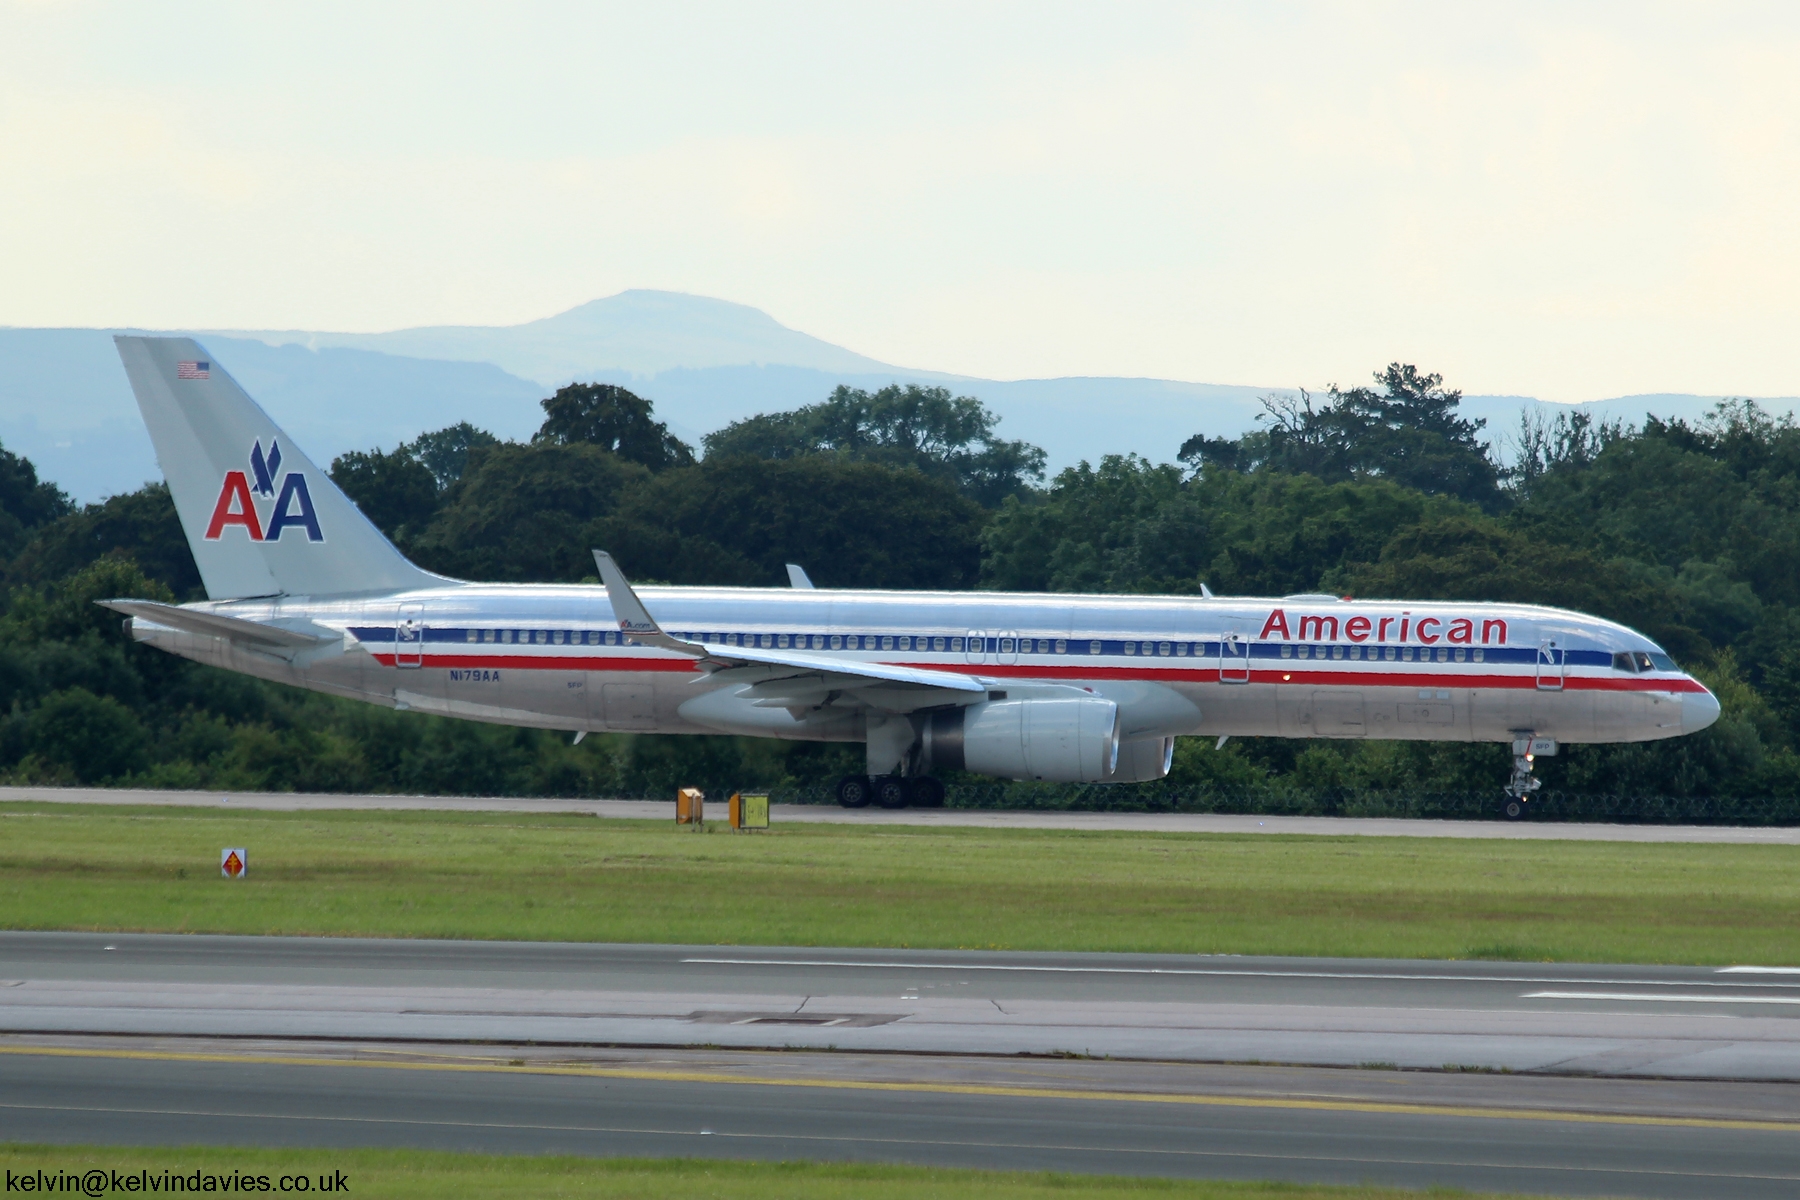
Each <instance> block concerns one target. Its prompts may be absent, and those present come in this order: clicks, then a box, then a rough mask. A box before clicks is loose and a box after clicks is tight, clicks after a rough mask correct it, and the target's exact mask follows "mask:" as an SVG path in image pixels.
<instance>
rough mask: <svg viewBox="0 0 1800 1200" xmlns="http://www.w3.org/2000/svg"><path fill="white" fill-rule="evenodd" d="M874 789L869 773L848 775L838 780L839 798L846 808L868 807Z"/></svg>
mask: <svg viewBox="0 0 1800 1200" xmlns="http://www.w3.org/2000/svg"><path fill="white" fill-rule="evenodd" d="M872 791H873V789H871V788H870V787H869V777H868V776H867V775H846V776H844V777H843V778H842V779H840V780H838V785H837V800H838V803H839V804H841V805H843V806H844V807H845V808H867V807H869V801H870V800H872V799H874V796H873V795H872V794H871V793H872Z"/></svg>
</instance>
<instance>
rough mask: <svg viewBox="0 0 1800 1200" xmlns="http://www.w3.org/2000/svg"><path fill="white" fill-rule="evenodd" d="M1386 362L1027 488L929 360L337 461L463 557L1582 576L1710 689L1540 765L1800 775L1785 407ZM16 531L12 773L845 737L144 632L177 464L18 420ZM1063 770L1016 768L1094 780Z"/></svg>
mask: <svg viewBox="0 0 1800 1200" xmlns="http://www.w3.org/2000/svg"><path fill="white" fill-rule="evenodd" d="M1377 382H1378V386H1377V387H1375V388H1356V389H1351V390H1348V391H1343V390H1338V389H1333V391H1332V392H1331V395H1330V397H1329V400H1328V402H1327V403H1325V404H1324V405H1323V406H1322V407H1317V408H1315V407H1314V406H1313V405H1312V401H1311V398H1310V397H1304V396H1303V397H1302V398H1301V399H1299V400H1296V401H1293V402H1291V403H1289V404H1288V405H1287V407H1286V408H1283V407H1282V406H1281V403H1280V402H1272V412H1273V414H1274V416H1275V418H1276V419H1275V420H1274V421H1273V423H1272V424H1271V426H1270V427H1269V428H1267V429H1264V430H1262V431H1259V432H1257V433H1254V434H1252V435H1249V436H1248V437H1245V438H1242V439H1238V440H1236V441H1227V440H1221V439H1204V438H1201V439H1192V440H1190V442H1189V444H1188V445H1187V446H1184V447H1183V448H1182V449H1183V457H1184V458H1185V459H1186V460H1187V461H1188V462H1189V463H1190V465H1193V466H1196V467H1197V468H1198V469H1197V470H1195V471H1192V472H1189V471H1184V470H1183V469H1182V468H1180V467H1178V466H1174V465H1169V464H1156V463H1152V462H1150V461H1148V460H1145V459H1142V458H1137V457H1107V458H1104V459H1102V460H1101V461H1100V462H1099V463H1098V465H1091V464H1089V463H1085V462H1084V463H1082V464H1080V465H1078V466H1076V467H1072V468H1070V469H1068V470H1065V471H1063V472H1061V473H1060V474H1058V475H1057V476H1056V478H1055V479H1054V480H1052V481H1051V482H1050V484H1049V485H1048V486H1047V487H1043V488H1037V487H1033V486H1031V483H1030V481H1032V480H1034V479H1036V478H1038V477H1039V475H1040V474H1041V462H1042V457H1041V454H1040V453H1039V452H1037V451H1036V450H1035V449H1033V448H1031V447H1028V446H1024V445H1023V444H1022V443H1013V442H1003V441H999V440H997V439H996V438H995V437H994V430H995V419H994V418H993V416H992V415H991V414H989V413H987V412H986V410H985V409H983V408H982V407H981V405H980V404H979V403H978V402H977V401H975V400H973V399H971V398H968V397H952V396H951V394H950V393H949V392H947V391H945V390H943V389H929V388H917V387H911V388H901V387H892V388H886V389H882V390H881V391H879V392H875V393H868V392H861V391H857V390H855V389H850V388H840V389H838V390H837V391H836V392H834V393H833V395H832V396H831V397H830V398H829V399H828V400H827V401H825V402H823V403H821V404H817V405H810V406H807V407H804V408H801V409H799V410H796V411H794V412H791V413H778V414H765V415H763V416H760V417H756V418H752V419H751V420H749V421H744V422H739V423H737V424H735V425H733V426H730V427H729V428H727V429H724V430H721V431H719V432H718V433H716V434H714V435H712V436H711V437H709V438H708V439H707V440H706V445H707V448H708V455H707V458H706V459H705V460H704V461H702V462H698V463H696V462H693V461H692V459H691V456H688V457H685V458H684V457H683V455H684V454H685V453H686V448H685V447H681V446H680V445H679V443H672V440H671V439H668V437H667V430H666V428H665V427H664V426H662V425H660V424H659V423H657V422H655V421H654V419H653V414H652V411H651V407H650V405H649V403H648V402H646V401H643V400H642V399H640V398H638V397H635V396H633V395H631V393H629V392H626V391H624V390H623V389H617V388H609V387H603V386H600V385H572V386H571V387H570V388H565V389H562V390H561V391H559V392H558V393H557V395H556V396H553V397H551V398H550V399H549V400H547V401H546V402H545V409H546V417H547V419H546V421H545V425H544V429H543V430H541V431H540V433H539V435H538V437H537V438H535V439H534V440H533V441H532V442H531V443H529V444H518V443H502V442H499V441H498V440H496V439H495V438H493V437H492V435H490V434H487V433H484V432H483V431H481V430H478V429H475V428H473V427H471V426H469V425H467V424H463V425H456V426H451V427H449V428H446V429H442V430H437V431H433V432H430V433H426V434H424V435H421V436H420V437H419V438H417V439H415V440H414V441H412V442H409V443H405V444H403V445H401V446H398V447H396V448H395V449H394V450H392V451H386V452H384V451H380V450H372V451H367V452H361V453H352V454H347V455H344V456H342V457H340V458H339V459H338V460H337V461H336V462H334V463H333V464H332V473H333V477H334V478H335V479H337V480H338V481H339V483H340V485H341V486H342V487H343V488H344V489H345V490H346V492H347V493H349V494H350V495H351V497H352V498H353V499H354V500H355V501H356V502H357V503H358V504H359V505H361V506H362V507H363V509H364V511H365V512H367V513H369V514H370V516H371V517H372V518H373V519H374V520H375V521H376V523H377V524H378V525H379V526H381V527H382V528H383V529H384V530H386V531H387V532H388V533H389V535H390V536H392V537H394V538H395V540H396V541H397V542H398V543H399V544H400V545H401V546H402V547H403V549H405V551H406V552H407V553H408V554H410V555H412V556H413V557H414V558H415V559H416V560H417V561H419V562H420V564H421V565H423V566H425V567H428V568H430V569H433V570H437V571H441V572H443V573H445V574H448V575H451V576H457V577H463V578H470V579H482V580H501V581H531V580H546V581H556V580H560V581H577V580H582V579H585V578H591V576H592V572H593V560H592V557H591V553H590V552H591V550H592V549H593V548H594V547H605V548H608V549H610V550H612V551H613V552H614V553H615V554H616V555H618V557H619V559H620V561H621V562H622V563H623V564H624V566H625V567H626V569H627V571H629V572H630V573H632V574H633V575H634V576H636V577H637V578H639V579H642V580H659V581H666V582H672V583H680V584H719V585H773V586H779V585H781V584H783V583H784V582H785V572H784V569H783V568H784V564H786V563H788V562H798V563H801V564H803V565H805V566H806V567H807V569H808V570H809V571H810V572H811V574H812V576H813V577H814V579H816V580H817V581H818V582H819V584H820V585H821V586H825V587H874V588H932V589H940V588H950V589H956V588H968V587H973V586H977V585H979V586H982V587H987V588H995V589H1004V590H1017V591H1040V590H1042V591H1057V592H1076V591H1092V592H1120V593H1150V592H1157V593H1174V594H1189V595H1191V594H1195V593H1197V592H1199V591H1200V590H1201V588H1202V586H1210V587H1211V589H1213V590H1214V591H1215V592H1218V593H1220V594H1222V595H1234V594H1235V595H1284V594H1290V593H1294V592H1304V591H1315V590H1328V591H1331V592H1333V593H1336V594H1346V593H1348V594H1355V595H1360V596H1374V597H1417V598H1436V599H1460V600H1471V601H1518V602H1524V603H1545V604H1556V605H1562V606H1566V607H1569V608H1573V609H1577V610H1580V611H1584V612H1591V613H1595V614H1598V615H1601V616H1605V617H1610V618H1613V619H1616V620H1619V621H1622V622H1624V623H1626V624H1627V625H1630V626H1633V627H1635V628H1637V629H1640V630H1642V631H1644V632H1645V633H1646V634H1648V635H1649V636H1651V637H1652V638H1654V639H1656V640H1657V641H1659V642H1660V643H1661V644H1662V645H1663V646H1665V647H1666V648H1667V649H1668V650H1670V651H1671V652H1672V653H1673V654H1675V655H1676V656H1677V658H1678V659H1679V660H1680V661H1682V663H1683V664H1684V665H1685V666H1688V667H1690V668H1692V669H1694V670H1695V671H1696V672H1697V673H1699V674H1700V675H1701V676H1702V677H1703V678H1705V679H1706V680H1708V681H1709V683H1711V684H1712V685H1713V687H1714V689H1715V691H1716V692H1717V693H1718V695H1719V697H1720V700H1721V704H1722V706H1723V715H1722V717H1721V719H1720V720H1719V722H1718V723H1717V724H1716V725H1714V726H1713V727H1712V728H1711V729H1708V730H1706V731H1705V732H1703V733H1701V734H1697V735H1693V736H1689V737H1683V738H1677V739H1671V740H1668V741H1661V742H1654V743H1645V744H1639V745H1627V746H1611V747H1571V748H1569V750H1568V751H1567V752H1565V753H1564V754H1562V755H1560V756H1558V757H1556V758H1553V759H1547V760H1544V761H1542V762H1540V764H1539V773H1540V774H1541V775H1542V776H1543V777H1544V778H1545V780H1546V786H1547V788H1549V789H1555V788H1562V789H1566V790H1568V791H1570V792H1580V793H1588V792H1603V793H1607V794H1627V793H1628V794H1645V795H1647V794H1655V795H1661V796H1671V797H1689V798H1697V799H1698V798H1706V799H1709V800H1720V801H1727V800H1728V801H1732V802H1734V803H1735V802H1738V801H1744V800H1747V799H1749V798H1756V797H1781V796H1794V795H1796V794H1800V755H1797V754H1796V750H1797V749H1800V574H1797V573H1796V572H1795V571H1794V570H1793V569H1792V566H1791V564H1792V563H1794V562H1795V561H1800V428H1796V426H1795V424H1794V423H1793V422H1792V421H1791V420H1788V419H1785V418H1784V419H1775V418H1773V417H1771V416H1770V415H1769V414H1767V413H1765V412H1763V411H1762V410H1761V409H1759V408H1758V407H1757V406H1756V405H1754V404H1753V403H1751V402H1749V401H1726V402H1723V403H1721V404H1720V405H1719V406H1718V407H1717V409H1716V410H1715V411H1714V412H1713V413H1712V414H1711V415H1710V416H1708V417H1707V418H1706V419H1705V420H1702V421H1698V422H1695V423H1693V424H1691V425H1690V424H1687V423H1683V422H1660V421H1655V420H1652V421H1649V422H1648V423H1647V424H1646V425H1645V427H1644V428H1643V429H1641V430H1637V429H1629V428H1625V427H1622V426H1619V425H1610V424H1604V423H1601V424H1596V423H1594V422H1592V421H1590V420H1587V419H1586V418H1585V417H1584V416H1583V415H1582V414H1579V413H1574V414H1565V415H1563V416H1561V417H1558V418H1556V419H1554V420H1545V419H1542V418H1533V419H1531V420H1527V421H1526V422H1525V423H1524V424H1523V426H1522V428H1521V431H1520V434H1519V437H1518V442H1519V454H1520V457H1519V462H1518V464H1517V465H1516V467H1515V468H1513V469H1511V470H1510V471H1509V472H1508V473H1505V474H1502V473H1501V472H1500V471H1499V470H1498V468H1497V467H1495V466H1494V464H1493V462H1492V461H1491V460H1490V459H1489V458H1488V457H1487V456H1486V453H1485V450H1484V449H1483V448H1482V447H1481V446H1479V445H1478V444H1477V442H1476V437H1477V435H1478V434H1479V432H1480V431H1479V428H1478V426H1477V425H1476V424H1475V423H1472V422H1469V421H1465V420H1463V419H1462V418H1460V417H1459V416H1458V415H1457V413H1456V407H1457V404H1456V401H1457V393H1456V392H1454V391H1450V390H1446V389H1444V388H1443V386H1442V381H1441V380H1440V379H1439V378H1438V377H1437V376H1435V375H1428V374H1421V373H1420V372H1418V371H1417V370H1415V369H1413V368H1411V367H1407V366H1403V365H1399V364H1395V365H1391V366H1390V367H1389V368H1387V370H1385V371H1384V372H1382V373H1380V374H1379V375H1378V376H1377ZM1470 456H1475V458H1477V459H1479V462H1476V461H1474V459H1471V457H1470ZM1501 480H1504V481H1505V485H1506V486H1505V490H1504V491H1503V492H1501V491H1496V490H1495V485H1496V481H1501ZM984 504H985V505H992V506H995V507H990V508H985V509H984V508H983V507H982V506H983V505H984ZM9 538H10V539H11V541H10V542H9V541H8V540H7V539H9ZM0 549H4V551H5V553H4V580H5V583H6V585H7V586H8V587H9V588H10V594H9V595H8V597H7V598H6V600H5V605H4V610H3V611H0V774H4V775H7V776H9V777H10V778H13V779H16V780H32V779H36V780H57V781H63V782H83V781H85V782H103V783H128V782H131V783H157V784H164V785H168V786H216V787H234V788H246V787H258V788H276V789H280V788H318V789H325V790H360V789H380V790H403V791H440V790H441V791H451V792H478V793H495V794H499V793H505V794H520V793H536V794H543V793H569V794H581V795H599V794H647V793H662V792H666V791H667V790H668V789H670V788H672V787H674V786H676V785H677V784H678V783H694V782H699V783H700V784H701V786H705V787H709V788H713V789H715V790H717V789H728V788H730V787H734V786H746V785H754V786H759V787H797V788H813V787H823V786H824V785H826V784H828V783H829V782H830V781H831V780H832V779H833V778H834V777H836V776H837V775H839V774H842V773H845V772H847V771H850V770H854V769H855V768H856V765H857V754H858V750H857V748H856V747H850V746H839V745H821V746H814V745H803V744H785V743H773V742H757V741H753V740H744V739H736V738H653V737H626V736H622V735H621V736H611V737H599V738H590V739H588V740H587V741H586V742H584V743H583V745H581V746H579V747H573V746H571V745H569V743H568V741H567V740H566V739H565V738H563V737H561V736H559V735H556V734H551V733H545V732H541V731H522V730H509V729H503V728H495V727H491V726H481V725H471V724H465V723H457V722H449V721H443V720H439V719H436V718H429V717H424V716H420V715H418V714H411V713H394V712H388V711H385V710H379V709H375V708H371V707H368V706H364V705H357V704H354V703H351V702H348V701H338V700H333V699H330V698H327V697H323V696H318V695H311V694H302V693H297V692H293V691H290V690H288V689H284V688H280V687H276V686H272V685H268V684H264V683H260V682H258V681H256V680H253V679H248V678H245V677H242V676H233V675H227V674H224V673H221V672H217V671H213V670H211V669H208V668H203V667H200V666H198V665H196V664H193V663H190V662H186V661H184V660H180V659H176V658H173V657H172V656H169V655H166V654H162V653H160V652H157V651H154V650H150V649H148V648H146V647H143V646H140V645H137V644H135V643H133V642H130V641H129V640H127V639H126V638H125V637H124V636H123V634H122V633H121V630H120V627H119V619H118V617H117V616H116V615H115V614H113V613H111V612H109V611H108V610H105V609H102V608H99V607H98V606H96V605H95V604H94V603H93V601H95V600H98V599H105V598H109V597H116V596H140V597H150V598H161V599H184V600H185V599H191V598H196V597H197V596H198V594H199V578H198V574H197V572H196V571H195V569H194V563H193V557H192V555H191V553H190V552H189V550H188V547H187V543H186V539H185V537H184V536H183V535H182V533H181V531H180V527H179V523H178V521H177V520H176V516H175V512H174V507H173V504H172V503H171V501H170V498H169V493H168V490H167V488H166V487H165V486H163V485H161V484H154V485H148V486H146V487H144V488H141V489H139V490H138V491H135V492H131V493H126V494H122V495H118V496H114V497H111V498H109V499H108V500H106V501H105V502H103V503H101V504H90V505H86V506H84V507H82V508H81V509H79V510H75V509H73V508H71V507H70V506H69V505H68V504H67V502H66V500H64V499H63V498H62V497H61V493H60V492H57V491H56V489H55V488H54V487H52V486H51V485H48V484H44V483H42V482H40V481H39V480H38V479H37V475H36V471H35V469H34V468H33V467H32V465H31V464H30V463H28V462H26V461H24V460H22V459H19V458H17V457H16V456H12V455H7V454H5V452H4V451H0ZM83 747H92V749H91V750H83V749H82V748H83ZM1505 758H1506V756H1505V753H1504V748H1503V747H1495V746H1486V745H1483V746H1468V745H1436V744H1426V743H1383V742H1289V741H1283V740H1280V739H1259V740H1258V739H1253V740H1238V741H1233V742H1231V743H1229V744H1228V745H1227V746H1226V747H1224V748H1223V749H1217V748H1215V747H1213V746H1212V745H1211V744H1210V743H1201V742H1192V743H1190V742H1188V741H1186V740H1184V741H1182V742H1181V743H1180V744H1179V745H1178V748H1177V753H1176V761H1175V770H1174V774H1173V776H1172V777H1171V779H1170V780H1169V786H1171V787H1178V788H1186V789H1189V791H1190V792H1193V791H1196V790H1197V791H1199V792H1207V793H1208V794H1214V795H1221V796H1222V795H1227V794H1249V793H1256V794H1258V795H1271V796H1296V795H1301V794H1305V795H1307V796H1312V797H1315V798H1317V797H1331V796H1338V795H1345V796H1349V795H1355V794H1359V793H1361V792H1375V791H1382V790H1383V789H1389V790H1392V789H1409V790H1411V791H1413V792H1415V793H1417V794H1419V795H1426V794H1432V795H1437V794H1449V793H1469V792H1477V791H1482V790H1492V789H1494V788H1495V787H1496V784H1497V781H1498V780H1499V779H1500V778H1501V776H1502V774H1503V772H1504V769H1505V766H1506V763H1505ZM1041 792H1042V789H1041V788H1039V789H1038V790H1037V791H1033V792H1030V794H1029V795H1027V792H1026V791H1021V790H1018V789H1014V790H1012V791H1008V792H1007V793H1006V794H1007V795H1008V796H1010V797H1011V798H1012V799H1013V800H1017V801H1021V802H1026V801H1028V802H1031V803H1067V802H1073V801H1071V800H1070V799H1069V798H1068V796H1064V798H1063V799H1062V800H1060V801H1058V800H1056V799H1055V798H1054V797H1050V796H1049V795H1048V793H1044V794H1040V793H1041ZM1059 794H1060V793H1059ZM1083 794H1084V795H1085V793H1083ZM1109 794H1112V795H1115V796H1118V797H1123V798H1124V799H1121V800H1119V801H1118V802H1119V803H1127V802H1134V801H1131V800H1130V797H1131V796H1133V795H1135V794H1136V793H1132V792H1130V791H1129V789H1122V790H1117V791H1116V792H1114V793H1109ZM1084 802H1086V801H1084Z"/></svg>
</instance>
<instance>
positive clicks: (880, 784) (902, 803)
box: [875, 775, 912, 808]
mask: <svg viewBox="0 0 1800 1200" xmlns="http://www.w3.org/2000/svg"><path fill="white" fill-rule="evenodd" d="M911 799H912V786H911V784H910V782H909V781H908V780H905V779H902V778H901V777H900V776H898V775H883V776H882V777H881V778H880V779H877V780H876V781H875V803H877V804H879V805H881V807H883V808H905V807H906V804H907V801H909V800H911Z"/></svg>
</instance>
